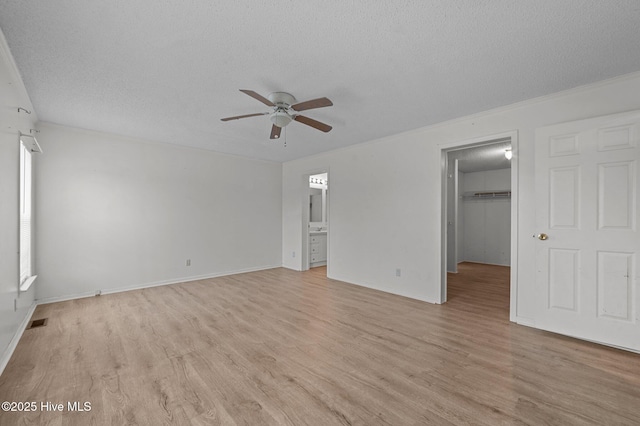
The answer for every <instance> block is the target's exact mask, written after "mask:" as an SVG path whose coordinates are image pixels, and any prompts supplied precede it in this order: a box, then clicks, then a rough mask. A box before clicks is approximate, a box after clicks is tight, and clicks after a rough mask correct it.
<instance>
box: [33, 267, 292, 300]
mask: <svg viewBox="0 0 640 426" xmlns="http://www.w3.org/2000/svg"><path fill="white" fill-rule="evenodd" d="M281 267H282V266H281V265H269V266H258V267H255V268H245V269H237V270H235V271H225V272H219V273H215V274H205V275H194V276H190V277H183V278H178V279H171V280H163V281H155V282H151V283H145V284H134V285H130V286H125V287H117V288H109V289H104V290H102V289H101V290H98V291H89V292H83V293H76V294H68V295H64V296H55V297H47V298H44V299H37V300H36V303H37V304H38V305H46V304H48V303H55V302H64V301H66V300H75V299H82V298H85V297H94V296H96V295H97V294H98V293H99V294H113V293H122V292H124V291H131V290H140V289H143V288H151V287H159V286H163V285H171V284H180V283H186V282H190V281H199V280H206V279H209V278H218V277H225V276H228V275H235V274H244V273H246V272H256V271H264V270H267V269H274V268H281Z"/></svg>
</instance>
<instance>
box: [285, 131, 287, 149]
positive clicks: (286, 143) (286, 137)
mask: <svg viewBox="0 0 640 426" xmlns="http://www.w3.org/2000/svg"><path fill="white" fill-rule="evenodd" d="M284 147H285V148H286V147H287V128H286V127H285V128H284Z"/></svg>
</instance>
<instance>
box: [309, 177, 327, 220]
mask: <svg viewBox="0 0 640 426" xmlns="http://www.w3.org/2000/svg"><path fill="white" fill-rule="evenodd" d="M327 190H328V182H327V173H321V174H317V175H311V176H309V222H311V223H325V222H326V221H327Z"/></svg>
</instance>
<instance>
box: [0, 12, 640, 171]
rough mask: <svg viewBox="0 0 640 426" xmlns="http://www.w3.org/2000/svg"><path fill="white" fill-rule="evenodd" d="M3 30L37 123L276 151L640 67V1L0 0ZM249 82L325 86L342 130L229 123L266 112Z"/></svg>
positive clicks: (262, 121) (364, 135)
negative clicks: (277, 133)
mask: <svg viewBox="0 0 640 426" xmlns="http://www.w3.org/2000/svg"><path fill="white" fill-rule="evenodd" d="M0 28H1V29H2V31H3V32H4V34H5V37H6V39H7V42H8V44H9V47H10V49H11V52H12V54H13V56H14V58H15V61H16V63H17V65H18V69H19V70H20V72H21V74H22V77H23V80H24V83H25V85H26V88H27V91H28V92H29V94H30V97H31V100H32V103H33V105H34V108H35V109H36V112H37V114H38V117H39V118H40V120H42V121H48V122H53V123H59V124H63V125H69V126H75V127H81V128H87V129H93V130H99V131H105V132H111V133H116V134H121V135H126V136H133V137H140V138H144V139H149V140H157V141H164V142H169V143H175V144H184V145H188V146H193V147H199V148H205V149H210V150H215V151H221V152H226V153H232V154H238V155H243V156H249V157H254V158H262V159H269V160H276V161H286V160H290V159H294V158H299V157H302V156H307V155H311V154H315V153H319V152H322V151H327V150H331V149H335V148H339V147H343V146H346V145H351V144H355V143H359V142H365V141H369V140H372V139H377V138H380V137H384V136H388V135H391V134H395V133H399V132H403V131H406V130H410V129H415V128H418V127H422V126H426V125H430V124H434V123H438V122H441V121H444V120H448V119H452V118H456V117H460V116H464V115H468V114H471V113H476V112H479V111H483V110H487V109H490V108H493V107H498V106H501V105H507V104H510V103H513V102H517V101H521V100H524V99H529V98H532V97H537V96H541V95H545V94H549V93H553V92H557V91H559V90H563V89H568V88H572V87H576V86H579V85H583V84H587V83H591V82H595V81H598V80H603V79H606V78H609V77H614V76H617V75H622V74H627V73H630V72H634V71H638V70H640V49H639V47H638V46H639V40H640V2H638V1H637V0H628V1H625V0H616V1H602V0H530V1H513V0H441V1H425V0H416V1H410V0H405V1H366V0H363V1H345V0H325V1H306V0H297V1H293V0H271V1H268V2H258V1H255V0H233V1H226V0H225V1H211V0H182V1H174V2H169V1H157V0H136V1H123V0H116V1H97V0H29V1H24V0H23V1H19V0H0ZM238 89H251V90H255V91H256V92H258V93H260V94H262V95H264V96H266V95H267V94H268V93H269V92H272V91H287V92H290V93H292V94H293V95H294V96H295V97H296V98H297V99H298V100H299V101H304V100H308V99H312V98H317V97H321V96H326V97H328V98H330V99H331V100H332V101H333V103H334V106H333V107H329V108H323V109H318V110H311V111H306V112H305V115H307V116H309V117H311V118H314V119H316V120H319V121H322V122H325V123H327V124H330V125H332V126H333V130H332V131H331V132H330V133H326V134H325V133H322V132H319V131H317V130H314V129H312V128H310V127H307V126H304V125H303V124H300V123H297V122H294V123H291V124H290V125H289V126H288V127H287V128H286V133H285V132H284V131H283V134H282V139H280V140H278V141H272V140H269V133H270V127H271V126H270V122H269V121H268V117H253V118H247V119H244V120H238V121H230V122H221V121H220V118H222V117H227V116H231V115H240V114H249V113H254V112H263V111H267V108H265V106H264V105H263V104H261V103H259V102H257V101H256V100H255V99H252V98H250V97H249V96H246V95H245V94H243V93H241V92H239V91H238ZM285 137H286V142H287V144H286V145H287V146H286V147H284V139H285Z"/></svg>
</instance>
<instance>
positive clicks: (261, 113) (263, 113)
mask: <svg viewBox="0 0 640 426" xmlns="http://www.w3.org/2000/svg"><path fill="white" fill-rule="evenodd" d="M267 114H269V113H268V112H258V113H256V114H247V115H236V116H235V117H226V118H221V119H220V120H221V121H229V120H238V119H240V118H247V117H257V116H259V115H267Z"/></svg>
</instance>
